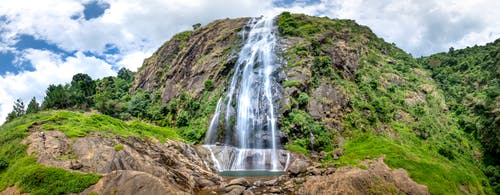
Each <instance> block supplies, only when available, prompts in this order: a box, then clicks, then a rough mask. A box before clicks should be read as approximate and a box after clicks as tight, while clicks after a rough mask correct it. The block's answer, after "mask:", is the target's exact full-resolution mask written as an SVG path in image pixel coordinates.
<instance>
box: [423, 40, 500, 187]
mask: <svg viewBox="0 0 500 195" xmlns="http://www.w3.org/2000/svg"><path fill="white" fill-rule="evenodd" d="M419 60H420V62H421V63H422V64H423V65H424V66H425V67H426V68H428V69H429V70H430V71H431V73H432V78H434V79H435V80H436V82H437V83H438V85H439V87H440V88H441V89H442V90H443V92H444V94H445V97H446V98H445V99H446V102H447V104H448V105H449V108H450V111H451V113H452V115H453V117H454V118H455V120H456V121H457V122H458V124H459V128H460V129H461V130H463V131H464V132H466V133H468V134H471V135H472V136H474V137H476V138H477V139H478V140H479V141H481V144H482V146H483V148H484V151H485V156H484V162H485V164H486V165H487V166H488V167H487V168H486V169H485V171H486V174H487V175H488V176H489V178H490V180H491V183H492V185H493V186H494V188H495V191H496V193H500V158H499V156H500V96H499V95H500V39H497V40H496V41H495V42H493V43H489V44H487V45H485V46H474V47H468V48H465V49H461V50H454V49H453V48H450V51H449V52H448V53H438V54H434V55H431V56H429V57H425V58H421V59H419Z"/></svg>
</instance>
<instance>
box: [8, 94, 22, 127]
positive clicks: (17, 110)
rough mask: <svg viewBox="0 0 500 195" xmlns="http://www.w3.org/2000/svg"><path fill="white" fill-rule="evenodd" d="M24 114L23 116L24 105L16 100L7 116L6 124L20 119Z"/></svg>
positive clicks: (19, 100)
mask: <svg viewBox="0 0 500 195" xmlns="http://www.w3.org/2000/svg"><path fill="white" fill-rule="evenodd" d="M24 114H25V111H24V103H23V101H22V100H21V99H17V100H16V101H15V102H14V106H13V109H12V112H10V113H9V114H8V115H7V118H6V121H7V122H9V121H12V120H14V119H15V118H17V117H20V116H22V115H24Z"/></svg>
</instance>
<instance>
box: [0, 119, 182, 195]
mask: <svg viewBox="0 0 500 195" xmlns="http://www.w3.org/2000/svg"><path fill="white" fill-rule="evenodd" d="M35 124H36V125H40V128H41V129H42V130H46V131H50V130H58V131H62V132H63V133H64V134H65V135H66V136H68V137H83V136H86V135H87V134H88V133H90V132H103V133H106V134H109V135H120V136H123V137H128V136H135V137H139V138H145V139H146V138H147V139H149V138H155V139H158V140H160V141H166V140H169V139H174V140H181V138H180V136H179V135H178V134H177V132H176V131H174V130H173V129H171V128H166V127H157V126H153V125H149V124H146V123H143V122H140V121H131V122H128V123H126V122H124V121H122V120H119V119H115V118H112V117H110V116H107V115H103V114H91V115H88V116H87V115H86V114H81V113H77V112H71V111H42V112H39V113H35V114H28V115H22V116H20V117H18V118H16V119H15V120H13V121H11V122H9V123H6V124H4V125H3V126H1V127H0V191H2V190H3V189H5V188H7V187H9V186H12V185H17V186H18V187H19V188H20V189H21V190H23V191H24V192H30V193H32V194H66V193H77V192H81V191H83V190H84V189H86V188H87V187H89V186H90V185H92V184H94V183H96V182H97V181H98V180H99V178H100V176H98V175H95V174H80V173H73V172H68V171H66V170H64V169H60V168H54V167H46V166H43V165H39V164H37V163H36V157H35V156H27V155H26V145H23V144H20V142H21V140H23V139H24V138H25V137H26V136H28V134H29V133H30V132H28V131H29V128H30V127H31V126H33V125H35ZM114 148H115V150H116V151H120V150H123V148H124V146H123V145H115V147H114Z"/></svg>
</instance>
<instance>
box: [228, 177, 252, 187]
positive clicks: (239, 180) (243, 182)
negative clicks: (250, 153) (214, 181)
mask: <svg viewBox="0 0 500 195" xmlns="http://www.w3.org/2000/svg"><path fill="white" fill-rule="evenodd" d="M249 184H250V183H248V180H246V179H245V178H242V177H240V178H236V179H233V180H231V181H230V182H229V184H228V186H232V185H240V186H249Z"/></svg>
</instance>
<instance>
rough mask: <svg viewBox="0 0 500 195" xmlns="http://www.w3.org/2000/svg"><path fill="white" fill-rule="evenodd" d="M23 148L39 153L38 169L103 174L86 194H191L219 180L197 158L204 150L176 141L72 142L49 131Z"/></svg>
mask: <svg viewBox="0 0 500 195" xmlns="http://www.w3.org/2000/svg"><path fill="white" fill-rule="evenodd" d="M23 143H24V144H29V146H28V149H27V152H28V154H34V153H35V154H37V156H38V163H40V164H44V165H48V166H55V167H61V168H64V169H67V170H74V171H79V172H84V173H98V174H103V175H104V177H103V178H102V179H101V181H99V183H98V184H96V185H95V186H93V187H91V188H90V189H88V190H87V191H86V192H91V191H92V189H94V190H96V191H97V192H98V193H99V194H109V193H108V192H110V190H111V191H112V190H113V189H114V190H118V191H120V190H121V191H120V192H123V193H120V194H130V193H129V192H131V194H158V193H156V192H162V191H163V192H175V193H184V192H185V193H193V192H195V191H197V190H199V189H201V188H205V187H210V186H215V185H218V184H219V183H220V182H221V181H222V179H221V178H220V177H219V176H218V175H217V174H216V173H214V171H213V168H211V167H209V166H208V165H207V163H205V162H204V160H203V159H202V158H201V157H200V155H198V153H199V152H198V150H204V149H203V148H201V147H200V148H194V147H192V146H190V145H188V144H185V143H182V142H177V141H167V142H166V143H160V142H158V141H155V140H152V141H146V140H141V139H138V138H135V137H130V138H122V137H114V136H112V135H107V134H97V133H94V134H91V135H89V136H87V137H83V138H78V139H76V141H73V140H71V139H69V138H67V137H66V136H65V135H64V134H63V133H61V132H59V131H48V132H46V133H45V140H43V139H42V138H41V137H40V136H39V132H34V133H32V134H31V135H30V136H28V137H27V138H26V139H25V140H23ZM202 153H206V152H202ZM129 184H130V185H129ZM120 187H121V188H120ZM144 188H147V189H144ZM130 190H132V191H130ZM132 192H134V193H132ZM159 194H164V193H159Z"/></svg>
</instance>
